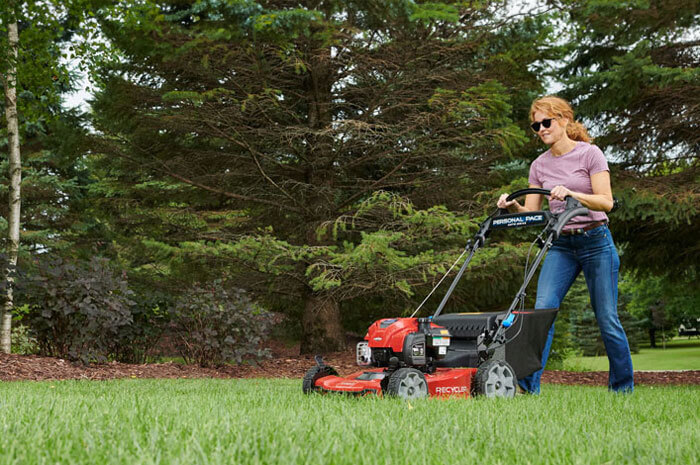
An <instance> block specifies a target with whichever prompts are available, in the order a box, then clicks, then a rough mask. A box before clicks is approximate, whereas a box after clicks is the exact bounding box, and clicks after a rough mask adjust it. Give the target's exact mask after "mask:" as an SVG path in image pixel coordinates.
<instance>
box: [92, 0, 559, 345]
mask: <svg viewBox="0 0 700 465" xmlns="http://www.w3.org/2000/svg"><path fill="white" fill-rule="evenodd" d="M501 3H502V2H500V1H488V2H473V3H469V4H467V3H461V2H457V3H456V2H432V3H422V2H421V3H416V2H413V1H404V0H397V1H391V2H386V1H384V0H382V1H379V0H376V1H375V0H370V1H352V2H345V1H343V2H341V1H327V2H320V3H319V2H301V3H299V4H293V5H292V4H290V3H289V2H285V1H269V2H259V3H258V2H254V1H250V0H245V1H240V2H218V1H209V0H207V1H197V2H193V3H182V2H174V1H173V2H168V1H162V2H145V1H144V2H139V3H137V4H135V5H128V6H127V5H125V4H117V5H116V6H115V7H114V8H112V9H105V10H103V11H102V12H101V13H100V15H98V17H99V18H100V24H101V27H102V30H103V32H104V33H105V34H106V36H107V37H108V39H109V40H110V41H111V43H113V44H114V46H115V48H117V49H118V50H119V53H118V57H117V59H115V60H113V61H112V62H111V63H109V64H105V65H103V66H101V67H100V68H99V69H98V70H97V71H96V73H97V74H99V77H100V83H101V84H100V92H99V93H98V95H97V96H96V99H95V102H94V110H95V121H94V124H95V128H96V129H97V131H98V133H99V134H100V136H101V137H99V138H96V139H95V140H94V146H95V147H97V148H98V152H101V153H102V154H103V156H97V157H95V158H94V159H93V162H94V170H95V173H100V182H99V183H98V185H96V186H94V189H95V190H96V191H97V190H101V191H102V192H105V193H108V195H106V196H104V197H103V198H102V199H99V200H97V199H96V203H95V205H94V208H95V210H96V215H95V216H96V217H97V218H100V221H101V230H100V232H101V233H105V236H106V237H108V238H109V240H106V241H105V242H104V244H106V245H107V246H106V247H105V248H104V253H109V254H112V255H113V256H115V257H119V260H123V261H124V263H125V264H126V266H128V267H129V268H134V269H136V270H138V271H139V272H141V273H142V276H143V277H144V279H151V280H152V281H153V282H155V283H160V284H158V285H163V283H164V282H168V285H170V286H180V287H181V286H182V285H186V284H189V283H190V282H192V281H196V280H200V281H209V280H210V279H212V278H213V277H216V276H222V275H226V276H227V277H230V278H233V279H236V280H237V282H239V283H240V285H241V286H243V287H245V288H246V289H247V290H249V291H251V292H254V293H256V294H257V295H261V296H263V295H264V296H265V297H266V298H267V302H266V303H267V304H268V306H270V308H279V309H284V310H285V311H286V312H288V313H290V314H296V315H300V317H301V318H306V319H307V323H308V324H304V325H302V330H303V331H304V336H303V346H302V350H304V351H316V350H321V351H323V350H337V349H338V348H340V347H342V345H343V341H344V336H343V334H342V330H341V328H340V325H339V324H338V322H339V319H340V312H339V306H340V305H341V304H342V302H343V301H344V300H348V299H355V298H359V297H360V296H361V295H364V296H369V295H371V294H377V293H386V294H387V296H391V297H393V295H394V294H397V295H399V296H402V298H405V296H409V297H410V296H411V295H413V294H414V292H415V290H414V289H413V288H412V286H414V285H416V284H427V283H428V282H430V281H431V280H432V279H433V277H434V276H435V275H436V274H437V273H438V272H439V271H440V270H444V268H445V263H447V260H449V259H452V260H454V258H452V257H454V246H453V244H450V245H449V246H448V245H447V244H446V243H441V244H440V247H441V248H438V247H437V245H433V244H430V243H429V240H428V239H429V237H421V236H418V235H416V233H418V232H419V231H421V228H420V227H418V226H417V225H420V223H414V224H411V223H409V224H407V225H402V224H400V221H401V220H404V219H406V221H411V220H413V219H415V220H417V221H419V222H420V221H424V222H429V221H430V218H431V216H432V215H435V216H436V217H437V218H438V219H439V220H443V219H445V218H446V217H447V216H448V215H449V214H450V213H449V212H452V211H455V210H458V209H459V208H461V207H463V206H464V204H468V205H469V207H473V205H474V202H472V201H471V200H467V201H462V199H470V198H471V197H472V195H473V192H471V191H469V190H468V188H467V186H474V185H478V181H479V180H482V179H484V178H486V177H487V171H488V168H489V166H490V165H491V164H492V163H494V162H496V161H502V160H504V159H506V158H508V157H509V156H512V155H514V154H515V152H516V151H517V150H518V148H519V147H521V146H522V145H523V144H524V143H525V142H526V138H525V133H524V131H523V130H522V127H523V126H524V125H523V124H518V121H517V120H518V119H519V118H522V117H523V116H522V115H523V114H524V112H523V111H522V108H517V109H516V108H515V107H514V102H517V104H518V105H525V103H523V102H525V101H526V100H528V99H529V94H530V93H531V92H532V91H538V90H539V89H540V84H539V82H538V80H537V77H536V74H535V73H534V72H533V71H531V70H530V68H529V66H530V65H531V64H533V63H534V62H536V61H537V60H538V59H539V58H540V56H539V55H538V53H537V49H536V48H533V47H528V44H532V43H535V42H538V41H542V40H543V39H545V38H546V37H548V35H549V34H550V33H551V30H549V29H547V28H546V27H545V28H540V26H542V24H543V23H544V22H545V21H544V20H541V21H540V20H535V19H523V20H520V19H518V17H504V15H503V14H502V11H501V10H499V7H501ZM525 95H528V97H526V96H525ZM377 195H379V197H381V196H390V197H391V198H393V199H401V201H402V202H404V203H412V204H414V205H415V206H416V208H417V209H418V210H421V211H425V212H427V213H426V214H425V216H423V217H422V218H420V219H419V218H418V217H417V215H414V214H412V213H411V212H408V213H407V214H402V215H397V216H395V217H394V218H389V221H388V223H386V224H382V223H380V222H378V221H375V220H382V219H383V218H386V215H385V212H386V209H385V208H384V204H385V203H386V202H385V201H384V199H383V198H379V197H377ZM440 205H445V206H446V208H443V207H438V206H440ZM375 206H376V208H377V210H378V213H376V214H375V213H373V212H372V211H371V210H372V209H373V208H375ZM358 214H359V217H361V218H362V221H360V220H359V217H358ZM453 216H455V218H454V221H455V222H456V223H457V224H455V225H446V226H445V229H444V231H445V232H447V233H449V235H450V236H452V237H454V235H455V234H454V233H453V232H456V231H457V230H458V229H460V228H462V230H464V229H463V227H462V225H461V224H464V223H465V222H464V221H462V220H461V219H458V218H456V215H453ZM163 218H165V220H164V221H163V220H162V219H163ZM353 218H355V219H357V221H356V222H355V224H354V225H352V226H351V227H350V225H347V224H345V220H346V219H353ZM460 223H461V224H460ZM346 226H347V227H346ZM426 227H427V226H426ZM439 227H440V226H437V225H433V228H434V231H435V232H436V235H437V231H438V229H439ZM319 228H321V230H319ZM343 228H345V229H343ZM430 238H436V237H435V236H430ZM437 240H438V242H440V240H439V238H438V239H437ZM461 242H464V237H462V240H461ZM462 245H463V244H460V247H461V246H462ZM445 246H447V247H448V249H449V250H446V249H445V248H444V247H445ZM484 282H487V281H484ZM391 297H388V298H391ZM320 301H323V302H327V303H328V306H327V310H328V311H327V312H324V314H323V317H313V315H312V313H311V312H313V311H314V309H315V308H316V307H317V305H316V303H317V302H320ZM488 305H493V302H489V303H488ZM304 315H305V316H304ZM322 333H324V334H326V335H327V338H325V339H324V341H329V342H328V343H327V344H326V342H322V341H320V340H318V339H315V336H313V335H314V334H322Z"/></svg>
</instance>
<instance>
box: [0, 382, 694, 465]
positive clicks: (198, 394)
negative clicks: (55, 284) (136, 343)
mask: <svg viewBox="0 0 700 465" xmlns="http://www.w3.org/2000/svg"><path fill="white" fill-rule="evenodd" d="M699 406H700V388H698V387H697V386H693V387H664V388H652V387H638V388H636V391H635V393H634V394H633V395H616V394H611V393H609V392H607V390H606V389H605V388H597V387H593V388H591V387H574V386H553V385H551V386H547V389H546V391H545V393H544V394H543V395H542V396H519V397H517V398H515V399H512V400H486V399H449V400H440V399H428V400H423V401H413V402H411V403H410V404H408V403H406V402H403V401H400V400H397V399H381V398H375V397H368V398H359V399H356V398H348V397H344V396H320V395H312V396H305V395H303V394H302V393H301V382H300V381H297V380H117V381H103V382H94V381H92V382H91V381H61V382H41V383H35V382H34V383H33V382H15V383H0V435H2V438H3V441H0V462H2V463H3V464H11V463H72V464H82V463H84V464H88V463H101V464H102V463H108V464H193V463H210V464H229V463H235V464H246V463H256V464H257V463H260V464H272V463H284V464H288V463H290V464H296V463H298V464H306V463H318V464H323V463H332V464H359V463H372V464H374V463H454V464H464V463H489V464H509V465H510V464H515V463H538V464H550V463H551V464H562V463H596V464H597V463H615V464H618V463H684V464H690V463H697V458H696V457H697V447H696V446H697V444H698V440H699V439H700V433H699V429H698V428H697V425H698V421H699V420H700V418H699V412H698V409H699Z"/></svg>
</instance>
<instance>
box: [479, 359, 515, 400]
mask: <svg viewBox="0 0 700 465" xmlns="http://www.w3.org/2000/svg"><path fill="white" fill-rule="evenodd" d="M472 386H473V394H474V395H478V396H482V395H483V396H486V397H489V398H490V397H508V398H510V397H515V392H516V391H517V389H518V380H517V379H516V377H515V370H513V368H512V367H511V366H510V365H509V364H508V363H507V362H506V361H504V360H488V361H486V362H484V363H482V364H481V365H480V366H479V369H478V370H477V371H476V374H475V375H474V380H473V383H472Z"/></svg>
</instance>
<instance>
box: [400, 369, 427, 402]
mask: <svg viewBox="0 0 700 465" xmlns="http://www.w3.org/2000/svg"><path fill="white" fill-rule="evenodd" d="M398 394H399V397H403V398H404V399H413V398H419V397H425V396H426V395H427V394H428V386H427V385H426V384H425V380H423V378H422V377H421V376H420V375H419V374H418V373H409V374H408V375H407V376H406V377H405V378H404V379H402V380H401V383H399V392H398Z"/></svg>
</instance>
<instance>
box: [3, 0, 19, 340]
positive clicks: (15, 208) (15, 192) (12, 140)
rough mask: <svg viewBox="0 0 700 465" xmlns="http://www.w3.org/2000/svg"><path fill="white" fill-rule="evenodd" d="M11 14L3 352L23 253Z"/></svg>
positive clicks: (15, 37) (12, 16) (11, 16)
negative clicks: (14, 270)
mask: <svg viewBox="0 0 700 465" xmlns="http://www.w3.org/2000/svg"><path fill="white" fill-rule="evenodd" d="M9 5H10V8H9V11H8V12H7V13H8V14H7V18H8V22H7V43H8V56H7V65H6V69H5V70H4V73H3V75H2V83H3V88H4V91H5V120H6V122H7V133H8V142H9V144H8V145H9V162H10V163H9V165H10V192H9V194H10V195H9V201H10V202H9V212H10V214H9V217H8V219H7V223H8V227H7V231H8V232H7V239H8V247H7V249H8V250H7V251H8V254H7V255H8V259H7V266H6V268H5V269H4V270H3V279H4V280H5V281H6V283H7V284H6V286H5V289H4V291H5V295H4V298H3V299H2V300H3V301H4V302H3V308H2V319H1V320H0V321H1V323H0V350H1V351H2V352H4V353H9V352H10V344H11V342H10V334H11V330H12V308H13V303H14V299H13V288H14V286H13V279H14V278H13V275H12V268H14V267H15V266H16V265H17V253H18V251H19V219H20V208H21V195H20V184H21V182H22V162H21V157H20V148H19V121H18V118H17V56H18V53H17V49H18V45H19V33H18V30H17V16H16V11H15V9H16V2H12V1H11V2H9Z"/></svg>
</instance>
